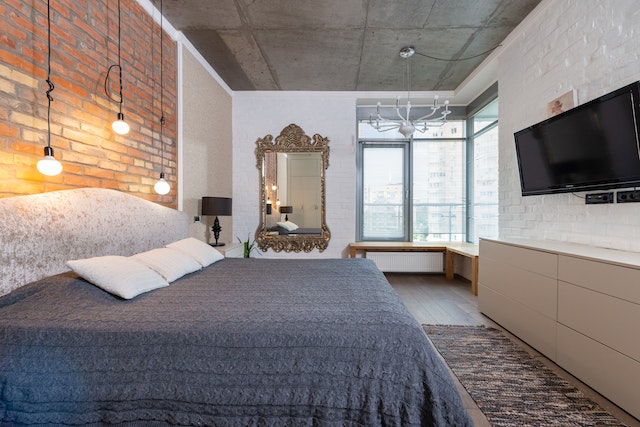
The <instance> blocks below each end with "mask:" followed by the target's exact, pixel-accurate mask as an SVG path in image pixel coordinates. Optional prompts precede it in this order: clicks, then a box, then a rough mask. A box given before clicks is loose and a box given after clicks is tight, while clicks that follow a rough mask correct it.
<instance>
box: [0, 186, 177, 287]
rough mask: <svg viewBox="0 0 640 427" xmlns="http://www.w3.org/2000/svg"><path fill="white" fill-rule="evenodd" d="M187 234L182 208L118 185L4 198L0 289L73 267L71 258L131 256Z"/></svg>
mask: <svg viewBox="0 0 640 427" xmlns="http://www.w3.org/2000/svg"><path fill="white" fill-rule="evenodd" d="M187 234H188V216H187V214H185V213H184V212H179V211H176V210H174V209H170V208H167V207H164V206H161V205H158V204H156V203H153V202H149V201H147V200H144V199H141V198H139V197H135V196H132V195H129V194H126V193H122V192H119V191H115V190H108V189H102V188H82V189H75V190H63V191H54V192H50V193H43V194H35V195H31V196H19V197H10V198H5V199H0V295H4V294H6V293H9V292H10V291H12V290H13V289H16V288H18V287H20V286H22V285H25V284H27V283H30V282H33V281H34V280H39V279H41V278H43V277H47V276H51V275H53V274H58V273H62V272H63V271H67V270H69V268H67V266H66V265H65V261H67V260H69V259H78V258H88V257H93V256H101V255H124V256H129V255H133V254H135V253H137V252H142V251H146V250H149V249H153V248H157V247H162V246H164V245H165V244H167V243H170V242H172V241H175V240H178V239H182V238H184V237H187Z"/></svg>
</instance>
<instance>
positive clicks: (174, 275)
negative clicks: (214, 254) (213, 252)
mask: <svg viewBox="0 0 640 427" xmlns="http://www.w3.org/2000/svg"><path fill="white" fill-rule="evenodd" d="M131 258H133V259H135V260H136V261H138V262H141V263H142V264H144V265H146V266H147V267H149V268H150V269H152V270H153V271H155V272H156V273H158V274H159V275H161V276H162V277H164V279H165V280H166V281H167V282H169V283H171V282H173V281H175V280H178V279H179V278H181V277H182V276H184V275H185V274H189V273H193V272H194V271H198V270H202V266H201V265H200V263H199V262H198V261H196V260H195V259H193V258H191V257H190V256H189V255H187V254H185V253H184V252H180V251H179V250H177V249H172V248H158V249H151V250H150V251H147V252H141V253H139V254H135V255H133V256H132V257H131Z"/></svg>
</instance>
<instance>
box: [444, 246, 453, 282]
mask: <svg viewBox="0 0 640 427" xmlns="http://www.w3.org/2000/svg"><path fill="white" fill-rule="evenodd" d="M444 277H445V278H446V279H447V280H453V253H451V252H450V251H444Z"/></svg>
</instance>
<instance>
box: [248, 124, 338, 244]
mask: <svg viewBox="0 0 640 427" xmlns="http://www.w3.org/2000/svg"><path fill="white" fill-rule="evenodd" d="M266 153H320V154H321V157H322V167H321V168H320V197H321V199H322V201H321V207H320V222H321V227H320V234H308V235H305V234H301V235H293V236H280V235H272V234H269V232H268V230H267V226H266V223H267V213H266V210H267V209H266V206H267V205H266V200H267V193H266V173H265V170H264V163H265V162H264V161H265V154H266ZM255 154H256V167H257V168H258V170H259V171H260V184H259V185H260V189H259V191H258V197H259V199H258V204H259V206H260V224H259V225H258V228H257V229H256V234H255V236H256V243H257V244H258V247H259V248H260V249H262V251H264V252H266V251H267V249H269V248H271V249H273V250H274V251H275V252H280V251H285V252H291V251H293V252H300V251H305V252H311V251H312V250H313V249H314V248H318V250H319V251H320V252H322V251H324V250H325V249H326V248H327V245H328V244H329V239H330V238H331V232H330V231H329V227H327V223H326V209H325V206H326V200H325V198H326V190H325V171H326V169H327V168H328V167H329V139H328V138H325V137H322V136H320V135H319V134H315V135H313V139H312V138H310V137H309V136H307V135H305V133H304V131H303V130H302V129H301V128H300V127H299V126H297V125H295V124H290V125H289V126H287V127H285V128H284V129H282V132H280V135H278V136H277V137H276V139H275V141H273V137H272V136H271V135H266V136H265V137H264V138H258V140H257V141H256V149H255Z"/></svg>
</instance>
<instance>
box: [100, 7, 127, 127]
mask: <svg viewBox="0 0 640 427" xmlns="http://www.w3.org/2000/svg"><path fill="white" fill-rule="evenodd" d="M121 24H122V22H121V16H120V0H118V63H117V64H112V65H111V66H109V69H108V70H107V76H106V77H105V79H104V91H105V93H106V94H107V96H108V97H109V99H111V100H112V101H113V102H117V103H118V108H119V113H120V115H122V104H123V102H124V97H123V96H122V92H123V85H122V56H121V50H120V49H121V39H122V30H121ZM114 68H117V69H118V79H119V84H120V87H119V92H118V98H115V97H114V96H113V94H111V91H110V90H109V75H110V74H111V71H112V70H113V69H114Z"/></svg>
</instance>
